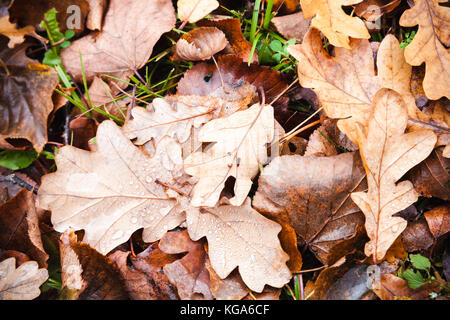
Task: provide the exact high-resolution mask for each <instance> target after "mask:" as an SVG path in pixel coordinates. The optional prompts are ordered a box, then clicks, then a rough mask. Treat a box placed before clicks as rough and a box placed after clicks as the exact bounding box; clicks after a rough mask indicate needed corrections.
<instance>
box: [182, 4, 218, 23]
mask: <svg viewBox="0 0 450 320" xmlns="http://www.w3.org/2000/svg"><path fill="white" fill-rule="evenodd" d="M218 7H219V2H218V1H216V0H178V2H177V8H178V17H179V18H180V20H181V21H184V22H189V23H195V22H197V21H198V20H200V19H203V18H204V17H205V16H207V15H208V14H210V13H211V12H212V11H213V10H215V9H217V8H218Z"/></svg>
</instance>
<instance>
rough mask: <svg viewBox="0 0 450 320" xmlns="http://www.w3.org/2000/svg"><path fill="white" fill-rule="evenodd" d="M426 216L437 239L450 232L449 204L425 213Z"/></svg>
mask: <svg viewBox="0 0 450 320" xmlns="http://www.w3.org/2000/svg"><path fill="white" fill-rule="evenodd" d="M424 216H425V219H426V220H427V223H428V226H429V228H430V231H431V233H432V234H433V237H434V238H435V239H437V238H439V237H440V236H443V235H445V234H446V233H447V232H449V231H450V205H449V204H448V203H447V204H445V205H442V206H439V207H436V208H434V209H433V210H430V211H427V212H425V213H424Z"/></svg>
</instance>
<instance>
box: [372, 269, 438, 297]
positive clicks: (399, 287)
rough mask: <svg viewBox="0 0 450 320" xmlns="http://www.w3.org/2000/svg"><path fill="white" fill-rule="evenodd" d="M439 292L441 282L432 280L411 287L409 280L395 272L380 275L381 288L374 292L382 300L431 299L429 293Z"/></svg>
mask: <svg viewBox="0 0 450 320" xmlns="http://www.w3.org/2000/svg"><path fill="white" fill-rule="evenodd" d="M432 291H434V292H439V291H440V288H439V283H436V282H431V283H427V284H424V285H422V286H420V287H419V288H417V289H411V288H410V287H409V286H408V282H407V281H406V280H403V279H401V278H399V277H396V276H394V275H393V274H382V275H381V276H380V289H375V290H374V292H375V293H376V295H377V296H378V297H379V298H380V299H381V300H429V299H430V296H429V294H430V293H431V292H432Z"/></svg>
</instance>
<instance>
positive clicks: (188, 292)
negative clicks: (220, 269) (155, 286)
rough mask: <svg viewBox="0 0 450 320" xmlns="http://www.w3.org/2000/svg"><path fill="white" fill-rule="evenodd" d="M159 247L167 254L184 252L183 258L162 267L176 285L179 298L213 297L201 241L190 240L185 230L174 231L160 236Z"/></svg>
mask: <svg viewBox="0 0 450 320" xmlns="http://www.w3.org/2000/svg"><path fill="white" fill-rule="evenodd" d="M159 248H160V249H161V250H162V251H163V252H165V253H168V254H180V253H186V255H185V256H184V257H183V258H181V259H179V260H177V261H174V262H172V263H170V264H167V265H165V266H164V267H163V270H164V273H165V274H166V275H167V277H168V278H169V281H170V282H171V283H172V284H174V285H175V286H176V287H177V289H178V295H179V296H180V298H181V299H183V300H184V299H189V300H211V299H213V296H212V295H211V291H210V290H209V273H208V270H207V269H206V266H205V262H206V259H207V255H206V252H205V250H204V249H203V243H202V242H194V241H192V240H191V239H190V238H189V234H188V233H187V231H186V230H185V231H175V232H168V233H166V234H165V235H164V236H163V237H162V238H161V240H160V242H159Z"/></svg>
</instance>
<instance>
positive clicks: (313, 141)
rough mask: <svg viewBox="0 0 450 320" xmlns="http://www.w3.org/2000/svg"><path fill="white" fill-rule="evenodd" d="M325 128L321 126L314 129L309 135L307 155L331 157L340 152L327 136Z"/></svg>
mask: <svg viewBox="0 0 450 320" xmlns="http://www.w3.org/2000/svg"><path fill="white" fill-rule="evenodd" d="M325 132H326V131H325V129H324V128H323V127H322V126H321V127H320V128H319V129H316V130H314V132H313V133H312V135H310V136H309V140H308V145H307V146H306V150H305V154H304V155H305V156H319V157H323V156H325V157H330V156H335V155H337V154H338V152H337V149H336V147H335V145H334V144H332V143H331V142H330V140H328V139H327V138H325V136H324V135H325V134H326V133H325Z"/></svg>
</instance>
